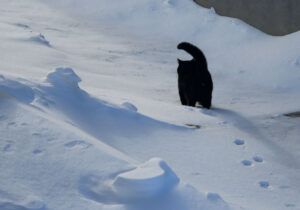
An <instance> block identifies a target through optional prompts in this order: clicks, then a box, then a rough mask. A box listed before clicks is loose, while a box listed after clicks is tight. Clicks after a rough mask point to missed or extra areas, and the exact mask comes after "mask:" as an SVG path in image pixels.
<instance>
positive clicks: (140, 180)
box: [0, 68, 230, 210]
mask: <svg viewBox="0 0 300 210" xmlns="http://www.w3.org/2000/svg"><path fill="white" fill-rule="evenodd" d="M80 81H81V79H80V77H79V76H78V75H76V74H75V72H74V71H73V70H72V69H71V68H57V69H56V70H55V71H54V72H51V73H49V74H48V76H47V78H46V80H45V82H42V83H33V82H29V81H26V80H23V79H15V78H10V79H8V78H6V77H4V76H1V80H0V110H1V113H6V114H5V115H2V116H1V124H6V125H7V126H8V127H7V128H8V130H14V134H11V132H9V133H8V132H6V134H5V135H4V136H3V138H6V139H7V140H6V141H4V142H1V146H2V147H3V148H4V150H3V152H1V153H0V158H1V162H2V163H3V164H2V165H1V168H2V167H12V169H16V173H15V174H14V176H13V177H10V175H9V174H10V171H9V170H5V171H3V170H2V173H1V174H0V177H4V178H5V179H1V180H6V181H5V182H3V181H0V184H1V190H0V195H1V197H0V207H1V209H3V210H8V209H13V210H17V209H18V210H19V209H20V210H21V209H22V210H46V209H52V208H54V209H60V208H59V207H58V206H59V205H60V202H61V201H60V198H61V193H64V194H68V192H74V190H76V191H77V190H78V192H79V194H78V195H77V197H78V196H79V197H78V198H77V199H75V200H77V201H74V200H73V199H74V195H73V194H72V193H71V195H70V196H68V195H64V196H63V197H64V199H63V200H64V201H63V202H64V203H67V204H65V205H64V209H65V208H70V207H68V205H77V206H76V207H74V206H73V207H72V209H82V208H83V207H82V206H83V205H85V206H89V205H90V207H91V206H92V205H93V204H89V205H87V204H84V203H80V199H79V198H80V197H81V196H83V197H85V198H87V199H91V200H93V201H96V203H99V204H102V205H103V208H104V209H106V208H107V209H109V208H110V205H118V206H119V208H116V209H124V208H125V209H130V210H137V209H149V210H150V209H151V210H153V209H159V210H162V209H174V210H182V209H186V210H196V209H199V210H201V209H206V210H227V209H230V208H229V205H228V204H227V203H226V202H225V201H223V199H222V198H221V197H220V196H219V195H218V194H215V193H208V194H207V195H205V194H204V193H200V192H198V191H197V190H196V189H195V188H193V187H191V186H189V185H187V184H184V182H180V179H179V178H178V176H177V175H176V174H175V172H174V171H173V170H172V169H171V167H170V166H168V164H167V163H166V162H165V161H164V160H162V159H160V158H153V159H150V160H149V161H147V162H145V163H142V164H139V163H137V161H136V160H133V159H132V158H130V157H127V156H126V154H122V153H121V152H120V151H117V150H116V149H115V148H113V147H110V146H105V145H104V144H101V143H100V142H101V141H102V138H98V137H99V136H96V137H97V139H95V138H94V137H93V135H91V134H93V133H89V132H88V131H91V130H93V129H96V128H97V129H98V131H99V133H103V132H105V130H102V129H103V128H102V126H104V125H105V124H102V123H105V122H106V121H114V123H115V124H118V123H120V121H121V124H119V125H118V127H114V126H112V125H111V124H110V126H109V127H105V129H106V132H110V133H116V132H118V130H114V129H120V127H122V126H123V123H125V124H127V125H128V124H131V123H134V122H135V121H136V120H137V121H138V123H139V125H140V126H142V127H140V128H139V127H138V126H139V125H138V124H136V125H134V126H133V127H132V128H137V129H144V130H151V131H154V130H156V129H183V128H180V127H177V126H172V125H169V124H166V123H163V122H159V121H156V120H154V119H151V118H148V117H146V116H143V115H141V114H138V113H137V112H136V110H131V109H129V110H128V108H122V107H119V106H116V105H112V104H108V103H106V102H103V101H101V100H98V99H96V98H93V97H91V96H90V95H89V94H88V93H87V92H85V91H83V90H81V89H80V87H79V86H78V83H79V82H80ZM70 104H72V106H71V105H70ZM127 106H128V105H127ZM72 108H73V109H72ZM75 108H76V109H75ZM95 110H96V112H95ZM99 110H100V111H99ZM91 113H93V116H94V117H95V118H94V121H93V124H89V123H88V120H87V119H93V118H92V114H91ZM85 117H88V118H87V119H86V120H85ZM65 119H68V121H69V122H68V121H67V122H66V121H65ZM79 119H80V120H79ZM96 119H97V122H98V123H96ZM79 121H80V122H81V123H86V124H80V123H79ZM131 121H132V122H131ZM94 123H96V124H94ZM131 126H132V125H131ZM131 126H130V127H128V129H129V128H131ZM87 128H90V129H87ZM126 128H127V127H126ZM3 129H4V127H3V126H1V130H0V131H1V132H3ZM122 131H123V132H126V129H124V130H122ZM32 132H33V133H32ZM20 134H21V135H20ZM99 135H100V134H99ZM74 139H75V140H74ZM76 139H77V140H76ZM100 139H101V140H100ZM3 143H4V144H5V145H2V144H3ZM106 143H108V144H109V142H106ZM11 154H14V155H13V156H11V157H12V158H10V157H9V156H10V155H11ZM18 159H19V160H21V161H17V160H18ZM106 161H109V162H110V164H104V163H105V162H106ZM25 163H26V164H25ZM83 164H84V165H85V167H81V166H82V165H83ZM20 166H22V167H21V168H19V167H20ZM99 166H101V167H100V168H99ZM102 167H105V168H106V169H105V170H103V168H102ZM15 179H17V180H20V179H22V180H27V179H30V180H32V181H31V183H30V184H29V185H26V187H25V186H24V187H23V186H20V185H18V184H14V185H13V186H12V187H11V188H9V186H11V184H12V181H13V180H15ZM56 183H60V184H56ZM63 183H64V184H63ZM49 185H50V186H51V185H53V187H52V190H51V192H49V191H48V189H47V186H49ZM76 186H78V189H76ZM74 188H75V189H74ZM37 189H39V190H38V192H39V193H38V194H36V193H34V191H36V190H37ZM25 192H27V193H26V194H25ZM58 192H59V193H58ZM70 199H71V200H70ZM50 200H51V202H50ZM48 202H49V203H50V204H49V205H48ZM85 208H86V207H85Z"/></svg>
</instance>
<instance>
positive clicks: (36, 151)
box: [32, 149, 44, 155]
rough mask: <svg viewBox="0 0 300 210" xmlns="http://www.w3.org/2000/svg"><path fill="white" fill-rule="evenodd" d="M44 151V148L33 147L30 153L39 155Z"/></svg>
mask: <svg viewBox="0 0 300 210" xmlns="http://www.w3.org/2000/svg"><path fill="white" fill-rule="evenodd" d="M43 152H44V150H41V149H35V150H33V151H32V154H34V155H41V154H42V153H43Z"/></svg>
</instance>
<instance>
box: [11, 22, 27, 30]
mask: <svg viewBox="0 0 300 210" xmlns="http://www.w3.org/2000/svg"><path fill="white" fill-rule="evenodd" d="M14 25H15V26H17V27H19V28H23V29H30V27H29V26H28V25H26V24H23V23H15V24H14Z"/></svg>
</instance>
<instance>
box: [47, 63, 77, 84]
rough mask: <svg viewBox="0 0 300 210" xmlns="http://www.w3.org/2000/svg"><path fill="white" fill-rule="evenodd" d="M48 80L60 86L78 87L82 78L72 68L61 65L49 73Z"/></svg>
mask: <svg viewBox="0 0 300 210" xmlns="http://www.w3.org/2000/svg"><path fill="white" fill-rule="evenodd" d="M46 81H47V82H49V83H51V84H52V85H54V86H59V87H61V86H63V87H78V83H79V82H81V79H80V77H78V76H77V74H75V72H74V70H73V69H72V68H68V67H67V68H64V67H60V68H56V69H55V71H54V72H51V73H49V74H48V75H47V80H46Z"/></svg>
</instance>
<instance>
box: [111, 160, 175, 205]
mask: <svg viewBox="0 0 300 210" xmlns="http://www.w3.org/2000/svg"><path fill="white" fill-rule="evenodd" d="M178 183H179V178H178V177H177V175H176V174H175V173H174V172H173V171H172V169H171V168H170V167H169V166H168V164H167V163H166V162H165V161H163V160H162V159H159V158H152V159H150V160H149V161H147V162H145V163H144V164H142V165H140V166H138V167H137V168H135V169H133V170H131V171H128V172H125V173H121V174H119V175H118V176H117V177H116V178H115V180H114V182H113V188H114V190H115V192H116V194H117V195H119V196H121V197H126V198H128V199H133V198H134V199H137V200H139V199H148V198H153V197H157V196H160V195H162V194H163V193H167V192H169V191H171V190H172V189H173V188H174V187H176V186H177V184H178Z"/></svg>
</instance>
